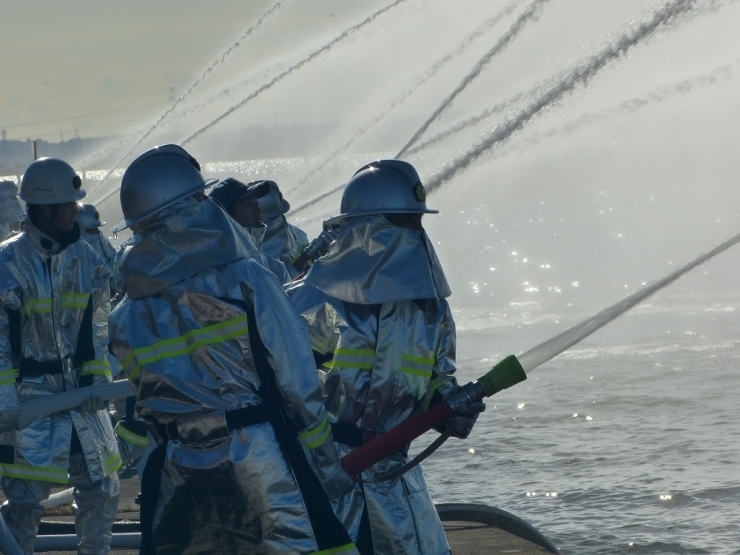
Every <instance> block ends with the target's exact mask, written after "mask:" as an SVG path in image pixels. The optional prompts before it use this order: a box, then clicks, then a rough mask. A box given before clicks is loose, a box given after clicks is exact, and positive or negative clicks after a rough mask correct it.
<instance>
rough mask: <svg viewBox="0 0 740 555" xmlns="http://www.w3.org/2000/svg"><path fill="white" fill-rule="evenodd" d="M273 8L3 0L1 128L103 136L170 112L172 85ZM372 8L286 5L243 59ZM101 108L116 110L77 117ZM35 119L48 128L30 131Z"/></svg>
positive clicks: (228, 0)
mask: <svg viewBox="0 0 740 555" xmlns="http://www.w3.org/2000/svg"><path fill="white" fill-rule="evenodd" d="M273 3H274V2H273V0H248V1H247V0H217V1H213V2H204V1H202V0H156V1H151V0H149V1H145V0H126V1H124V2H112V1H100V0H65V1H64V2H58V1H54V0H2V3H1V5H0V10H1V11H2V20H3V23H4V25H3V26H2V33H0V60H1V63H0V68H1V69H0V128H2V129H5V130H6V133H7V137H8V139H26V138H39V137H41V138H46V139H47V140H59V134H60V133H63V134H64V135H65V138H69V137H70V136H71V135H72V134H73V133H74V130H75V127H77V128H78V132H79V133H80V135H90V134H93V135H96V134H107V132H108V131H110V132H115V131H117V130H120V129H121V125H116V122H121V121H126V120H129V121H132V122H133V121H136V120H147V119H151V118H152V117H153V116H154V115H156V114H158V113H161V112H162V111H163V110H164V109H165V108H166V107H167V105H168V101H169V98H170V91H171V88H174V91H175V94H176V95H179V94H181V93H182V92H183V91H184V89H185V88H186V87H188V86H189V85H190V84H191V83H192V82H193V81H194V80H195V79H196V78H197V77H198V76H199V75H200V74H201V72H202V71H203V70H204V69H205V68H206V67H208V65H209V64H211V63H212V62H213V61H214V60H215V59H217V57H218V56H219V54H220V53H221V52H222V51H223V50H224V49H225V48H227V47H228V46H230V45H231V44H232V43H233V41H234V40H235V39H236V38H238V37H239V36H240V35H241V34H242V33H243V32H244V31H245V30H246V29H248V28H249V27H250V26H251V25H252V24H253V23H254V22H255V20H256V19H257V18H258V17H259V16H260V15H261V14H262V13H263V12H264V11H265V10H266V9H267V8H269V7H270V6H271V5H273ZM374 5H380V3H379V2H346V0H334V1H330V0H321V1H316V2H313V1H311V2H295V1H290V2H285V5H284V6H283V7H282V8H281V10H280V11H279V12H277V13H276V14H275V16H274V17H273V18H272V21H271V24H272V27H269V26H267V25H266V29H265V31H267V32H265V33H263V34H261V35H260V37H259V40H255V41H250V42H249V44H248V47H247V49H246V50H247V51H246V52H241V53H240V55H241V56H242V57H245V59H247V60H249V59H251V60H252V61H255V60H258V61H263V60H261V59H260V54H261V53H265V52H269V51H279V50H280V49H281V48H282V47H285V46H290V44H291V43H296V42H297V43H300V41H301V40H302V39H301V36H302V33H307V32H315V31H316V30H317V29H318V30H320V29H321V26H322V25H323V24H325V23H331V21H332V18H333V17H341V16H342V15H343V14H344V13H345V12H349V13H351V12H353V11H358V13H360V14H361V13H363V12H367V11H368V10H372V9H373V6H374ZM287 29H289V30H290V31H289V32H287V31H286V30H287ZM101 112H114V113H111V114H106V115H100V116H95V117H93V118H76V116H83V115H88V114H98V113H101ZM73 118H74V119H73ZM51 120H64V121H51ZM35 122H50V123H48V124H45V125H29V124H31V123H35ZM44 135H46V136H44Z"/></svg>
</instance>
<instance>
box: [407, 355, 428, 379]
mask: <svg viewBox="0 0 740 555" xmlns="http://www.w3.org/2000/svg"><path fill="white" fill-rule="evenodd" d="M433 369H434V357H433V356H432V357H417V356H413V355H401V372H404V373H406V374H413V375H414V376H419V377H420V378H429V377H431V375H432V370H433Z"/></svg>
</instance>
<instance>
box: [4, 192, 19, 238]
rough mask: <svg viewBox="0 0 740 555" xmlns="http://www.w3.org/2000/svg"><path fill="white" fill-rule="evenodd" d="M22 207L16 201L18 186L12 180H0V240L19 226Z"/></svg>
mask: <svg viewBox="0 0 740 555" xmlns="http://www.w3.org/2000/svg"><path fill="white" fill-rule="evenodd" d="M22 220H23V208H21V203H20V202H18V187H17V186H16V184H15V183H13V182H12V181H0V241H5V239H7V238H8V237H10V236H11V235H12V234H13V233H14V232H17V231H18V230H19V228H20V223H21V221H22Z"/></svg>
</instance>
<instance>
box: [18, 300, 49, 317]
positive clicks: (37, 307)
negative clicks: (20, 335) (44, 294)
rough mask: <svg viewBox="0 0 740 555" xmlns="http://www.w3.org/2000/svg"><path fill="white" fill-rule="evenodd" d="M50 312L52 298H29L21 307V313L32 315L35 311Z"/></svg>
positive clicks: (39, 312) (40, 312)
mask: <svg viewBox="0 0 740 555" xmlns="http://www.w3.org/2000/svg"><path fill="white" fill-rule="evenodd" d="M34 312H35V313H37V314H48V313H50V312H51V299H27V300H26V302H25V303H23V306H22V307H21V313H22V314H25V315H26V316H30V315H31V314H33V313H34Z"/></svg>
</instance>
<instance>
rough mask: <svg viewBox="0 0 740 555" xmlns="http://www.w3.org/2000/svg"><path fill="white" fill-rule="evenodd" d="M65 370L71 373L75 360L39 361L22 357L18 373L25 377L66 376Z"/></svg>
mask: <svg viewBox="0 0 740 555" xmlns="http://www.w3.org/2000/svg"><path fill="white" fill-rule="evenodd" d="M65 368H66V370H67V371H70V370H72V369H73V368H74V361H73V359H70V358H68V359H65V360H48V361H44V362H41V361H38V360H34V359H32V358H26V357H21V360H20V364H19V366H18V373H19V375H20V377H21V378H23V376H36V377H37V376H44V375H47V374H64V372H65Z"/></svg>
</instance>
